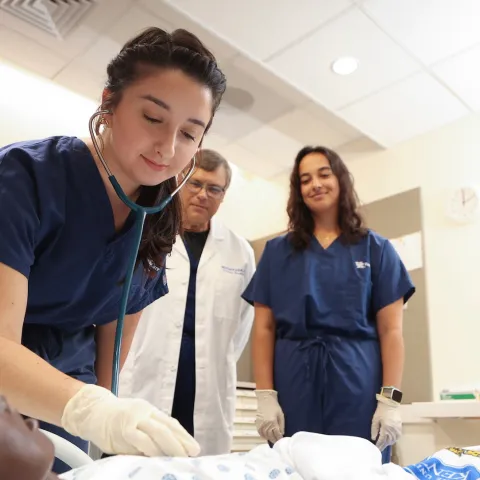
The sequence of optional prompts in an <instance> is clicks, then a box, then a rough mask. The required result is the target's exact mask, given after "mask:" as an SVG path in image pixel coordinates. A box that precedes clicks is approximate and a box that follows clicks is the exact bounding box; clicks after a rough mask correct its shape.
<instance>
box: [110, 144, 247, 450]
mask: <svg viewBox="0 0 480 480" xmlns="http://www.w3.org/2000/svg"><path fill="white" fill-rule="evenodd" d="M197 166H198V168H197V170H196V171H195V173H194V174H193V175H192V177H191V178H190V180H189V181H188V183H187V184H186V185H185V187H184V188H183V189H182V190H181V192H180V196H181V199H182V208H183V229H184V233H183V234H182V236H181V237H179V238H178V239H177V241H176V243H175V245H174V246H173V251H172V254H171V256H169V257H167V280H168V288H169V293H168V295H166V296H164V297H162V298H161V299H159V300H157V301H156V302H154V303H153V304H152V305H150V306H149V307H147V308H146V309H145V310H144V313H143V315H142V318H141V320H140V323H139V325H138V329H137V331H136V333H135V337H134V339H133V343H132V347H131V349H130V352H129V355H128V358H127V360H126V362H125V366H124V367H123V370H122V372H121V377H120V395H121V396H123V397H138V398H143V399H145V400H148V401H149V402H151V403H152V404H153V405H155V406H156V407H158V408H160V409H161V410H163V411H164V412H166V413H168V414H171V415H172V416H173V417H175V418H177V420H178V421H179V422H180V423H181V424H182V425H183V427H184V428H185V429H186V430H187V431H188V432H189V433H190V434H192V435H194V437H195V439H196V440H197V441H198V442H199V444H200V446H201V448H202V451H201V454H202V455H215V454H222V453H228V452H229V451H230V449H231V445H232V437H233V423H234V417H235V396H236V379H237V375H236V363H237V360H238V359H239V357H240V355H241V353H242V351H243V349H244V347H245V345H246V343H247V341H248V338H249V336H250V331H251V328H252V323H253V315H254V311H253V308H252V307H251V306H250V305H248V304H247V303H246V302H245V301H244V300H243V299H242V298H241V294H242V293H243V291H244V289H245V288H246V286H247V285H248V283H249V281H250V279H251V277H252V276H253V273H254V270H255V260H254V255H253V250H252V248H251V246H250V245H249V244H248V242H247V241H246V240H245V239H243V238H241V237H239V236H238V235H236V234H234V233H233V232H232V231H230V230H229V229H228V228H226V227H225V226H224V225H223V224H222V223H221V222H220V221H218V220H217V219H215V218H214V215H215V213H216V212H217V210H218V208H219V207H220V204H221V203H222V201H223V199H224V195H225V193H226V191H227V189H228V186H229V184H230V180H231V176H232V172H231V169H230V166H229V165H228V162H227V161H226V160H225V159H224V158H223V157H222V156H221V155H220V154H218V153H217V152H214V151H212V150H203V151H201V152H200V153H199V155H198V156H197Z"/></svg>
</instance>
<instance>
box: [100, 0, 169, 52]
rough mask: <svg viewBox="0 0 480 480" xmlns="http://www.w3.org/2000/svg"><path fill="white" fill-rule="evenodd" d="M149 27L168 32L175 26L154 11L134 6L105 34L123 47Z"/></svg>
mask: <svg viewBox="0 0 480 480" xmlns="http://www.w3.org/2000/svg"><path fill="white" fill-rule="evenodd" d="M148 27H157V28H162V29H163V30H166V31H167V32H170V31H172V30H173V29H174V28H175V27H174V25H172V24H171V23H170V22H167V21H166V20H164V19H162V18H160V17H156V16H154V15H152V12H150V11H148V10H145V9H144V8H141V7H138V6H133V7H131V8H129V9H128V10H127V11H126V12H125V14H124V15H122V17H120V18H119V19H118V20H117V21H116V22H115V23H114V24H113V25H112V26H111V27H110V28H109V29H108V30H107V31H106V33H104V35H105V36H107V37H109V38H110V39H111V40H113V41H114V42H116V43H118V45H119V48H121V47H122V46H123V45H124V44H125V43H126V42H127V41H128V40H130V39H131V38H132V37H134V36H135V35H137V34H138V33H140V32H141V31H142V30H144V29H146V28H148Z"/></svg>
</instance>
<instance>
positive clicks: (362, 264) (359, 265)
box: [355, 262, 370, 268]
mask: <svg viewBox="0 0 480 480" xmlns="http://www.w3.org/2000/svg"><path fill="white" fill-rule="evenodd" d="M355 265H356V267H357V268H370V264H369V263H368V262H355Z"/></svg>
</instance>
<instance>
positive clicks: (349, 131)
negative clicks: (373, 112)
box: [302, 102, 363, 141]
mask: <svg viewBox="0 0 480 480" xmlns="http://www.w3.org/2000/svg"><path fill="white" fill-rule="evenodd" d="M302 109H303V110H306V111H307V112H308V113H309V114H310V115H312V116H313V117H314V118H315V119H317V121H319V122H321V123H323V124H325V125H328V126H329V127H330V128H332V129H334V130H336V131H338V132H340V133H341V134H342V135H343V136H344V137H346V138H347V141H351V140H354V139H356V138H359V137H361V136H362V135H363V134H362V133H360V132H359V131H358V130H357V129H356V128H354V127H353V126H352V125H350V124H349V123H347V122H346V121H345V120H343V119H342V118H340V117H339V116H337V115H336V114H335V113H333V112H331V111H330V110H327V109H326V108H325V107H322V106H321V105H319V104H318V103H316V102H309V103H307V104H306V105H303V106H302Z"/></svg>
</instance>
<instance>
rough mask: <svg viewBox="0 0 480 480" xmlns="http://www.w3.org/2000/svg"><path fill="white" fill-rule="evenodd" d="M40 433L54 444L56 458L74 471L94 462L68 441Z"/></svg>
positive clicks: (50, 434) (43, 431)
mask: <svg viewBox="0 0 480 480" xmlns="http://www.w3.org/2000/svg"><path fill="white" fill-rule="evenodd" d="M40 431H41V432H42V433H43V434H44V435H46V436H47V437H48V438H49V439H50V441H51V442H52V443H53V446H54V448H55V457H56V458H58V459H59V460H61V461H62V462H64V463H66V464H67V465H68V466H69V467H70V468H71V469H72V470H73V469H74V468H79V467H83V466H84V465H87V464H89V463H92V462H93V459H92V458H90V457H89V456H88V455H87V454H86V453H85V452H84V451H82V450H80V449H79V448H78V447H77V446H76V445H74V444H73V443H70V442H69V441H68V440H65V439H64V438H62V437H59V436H58V435H55V434H54V433H51V432H47V431H45V430H40Z"/></svg>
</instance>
